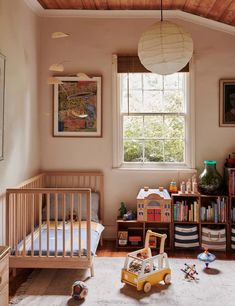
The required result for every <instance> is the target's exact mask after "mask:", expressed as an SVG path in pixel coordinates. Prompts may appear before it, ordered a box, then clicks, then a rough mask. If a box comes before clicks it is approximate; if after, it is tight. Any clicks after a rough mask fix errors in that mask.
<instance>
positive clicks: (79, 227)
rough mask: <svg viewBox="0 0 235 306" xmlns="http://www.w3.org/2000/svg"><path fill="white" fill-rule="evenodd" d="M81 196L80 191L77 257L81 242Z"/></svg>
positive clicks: (80, 251) (80, 252)
mask: <svg viewBox="0 0 235 306" xmlns="http://www.w3.org/2000/svg"><path fill="white" fill-rule="evenodd" d="M81 202H82V197H81V193H79V194H78V250H79V253H78V254H79V257H81V256H82V244H81V239H82V238H81V220H82V210H81Z"/></svg>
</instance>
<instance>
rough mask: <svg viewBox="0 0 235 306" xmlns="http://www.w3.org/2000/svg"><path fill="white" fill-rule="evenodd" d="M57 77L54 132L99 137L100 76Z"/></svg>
mask: <svg viewBox="0 0 235 306" xmlns="http://www.w3.org/2000/svg"><path fill="white" fill-rule="evenodd" d="M56 78H57V79H58V80H59V81H60V82H59V84H54V124H53V136H56V137H102V122H101V119H102V118H101V117H102V116H101V77H90V78H89V77H87V76H86V77H84V78H83V77H66V76H65V77H56Z"/></svg>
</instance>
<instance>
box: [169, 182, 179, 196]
mask: <svg viewBox="0 0 235 306" xmlns="http://www.w3.org/2000/svg"><path fill="white" fill-rule="evenodd" d="M177 191H178V189H177V185H176V182H175V181H174V180H173V181H171V182H170V186H169V192H170V193H177Z"/></svg>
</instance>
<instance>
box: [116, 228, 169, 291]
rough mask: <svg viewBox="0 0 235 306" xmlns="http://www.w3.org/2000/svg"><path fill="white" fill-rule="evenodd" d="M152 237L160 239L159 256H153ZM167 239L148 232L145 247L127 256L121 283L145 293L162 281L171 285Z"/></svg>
mask: <svg viewBox="0 0 235 306" xmlns="http://www.w3.org/2000/svg"><path fill="white" fill-rule="evenodd" d="M151 236H154V237H156V238H160V250H159V254H158V255H155V256H152V252H151V249H150V245H149V241H150V237H151ZM166 237H167V235H166V234H158V233H154V232H152V231H151V230H148V231H147V233H146V238H145V247H144V248H143V249H140V250H138V251H135V252H131V253H129V254H128V255H127V256H126V259H125V264H124V268H123V269H122V274H121V282H123V283H126V284H129V285H131V286H134V287H136V289H137V290H138V291H140V290H143V291H144V292H145V293H147V292H149V291H150V290H151V287H152V286H153V285H156V284H157V283H159V282H160V281H162V280H163V281H164V282H165V284H170V282H171V270H170V268H169V262H168V257H167V254H166V253H165V252H164V245H165V240H166Z"/></svg>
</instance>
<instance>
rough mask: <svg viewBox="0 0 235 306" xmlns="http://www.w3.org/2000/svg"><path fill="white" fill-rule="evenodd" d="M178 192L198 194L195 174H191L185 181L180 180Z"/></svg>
mask: <svg viewBox="0 0 235 306" xmlns="http://www.w3.org/2000/svg"><path fill="white" fill-rule="evenodd" d="M178 193H179V194H198V193H199V192H198V184H197V179H196V175H193V177H192V178H191V179H190V178H189V179H188V180H187V182H186V183H185V181H182V182H181V184H180V190H179V192H178Z"/></svg>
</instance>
